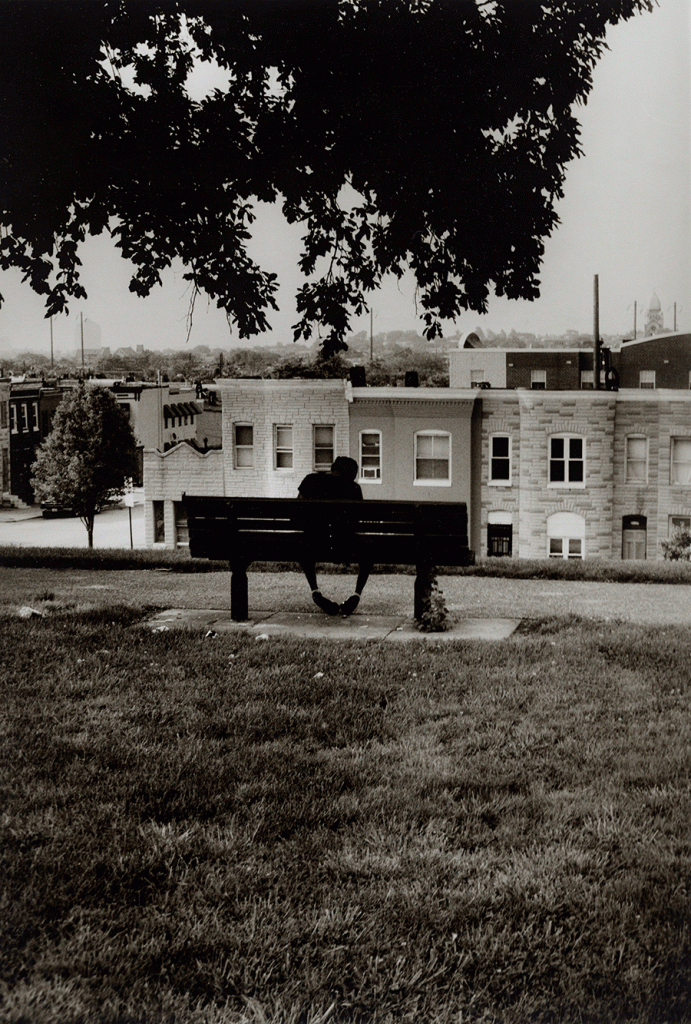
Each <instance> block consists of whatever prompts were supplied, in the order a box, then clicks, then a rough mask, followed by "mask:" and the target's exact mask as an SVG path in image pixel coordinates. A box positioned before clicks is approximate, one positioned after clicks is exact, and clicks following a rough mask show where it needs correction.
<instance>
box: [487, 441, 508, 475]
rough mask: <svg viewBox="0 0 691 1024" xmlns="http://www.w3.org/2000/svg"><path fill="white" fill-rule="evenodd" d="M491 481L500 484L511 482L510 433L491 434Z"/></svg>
mask: <svg viewBox="0 0 691 1024" xmlns="http://www.w3.org/2000/svg"><path fill="white" fill-rule="evenodd" d="M489 483H491V484H494V485H498V486H502V485H503V486H509V485H510V483H511V438H510V437H509V435H508V434H492V435H491V436H490V439H489Z"/></svg>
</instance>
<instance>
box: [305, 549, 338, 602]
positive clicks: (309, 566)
mask: <svg viewBox="0 0 691 1024" xmlns="http://www.w3.org/2000/svg"><path fill="white" fill-rule="evenodd" d="M300 568H301V569H302V571H303V572H304V574H305V578H306V579H307V582H308V583H309V586H310V590H311V591H312V600H313V601H314V603H315V604H316V606H317V608H321V610H322V611H323V612H326V614H327V615H337V614H338V612H339V607H338V605H337V604H336V602H335V601H329V599H328V597H324V595H323V594H322V592H321V590H320V589H319V584H318V583H317V566H316V562H307V561H302V562H300Z"/></svg>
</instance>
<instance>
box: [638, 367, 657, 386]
mask: <svg viewBox="0 0 691 1024" xmlns="http://www.w3.org/2000/svg"><path fill="white" fill-rule="evenodd" d="M638 386H639V387H641V388H654V387H655V370H641V371H640V373H639V376H638Z"/></svg>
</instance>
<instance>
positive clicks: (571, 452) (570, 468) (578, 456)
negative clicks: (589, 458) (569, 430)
mask: <svg viewBox="0 0 691 1024" xmlns="http://www.w3.org/2000/svg"><path fill="white" fill-rule="evenodd" d="M584 447H585V446H584V443H583V438H582V437H571V436H569V435H565V436H563V437H550V439H549V482H550V484H551V485H554V486H556V487H583V486H584V482H585V451H584Z"/></svg>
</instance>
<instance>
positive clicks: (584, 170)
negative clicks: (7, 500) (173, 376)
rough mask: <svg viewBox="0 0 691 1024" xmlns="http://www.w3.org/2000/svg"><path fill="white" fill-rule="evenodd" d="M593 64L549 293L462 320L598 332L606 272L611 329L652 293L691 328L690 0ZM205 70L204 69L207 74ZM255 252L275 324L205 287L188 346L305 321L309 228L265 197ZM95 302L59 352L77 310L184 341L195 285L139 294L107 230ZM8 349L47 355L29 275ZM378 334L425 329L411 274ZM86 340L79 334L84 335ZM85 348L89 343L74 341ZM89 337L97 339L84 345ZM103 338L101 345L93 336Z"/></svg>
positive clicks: (229, 344)
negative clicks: (254, 327)
mask: <svg viewBox="0 0 691 1024" xmlns="http://www.w3.org/2000/svg"><path fill="white" fill-rule="evenodd" d="M607 42H608V45H609V50H608V51H605V53H604V55H603V57H602V59H601V61H600V62H599V63H598V65H597V66H596V68H595V71H594V75H593V78H594V85H593V90H592V92H591V95H590V98H589V100H588V103H587V105H586V106H585V107H580V108H577V110H576V116H577V117H578V119H579V120H580V121H581V124H582V131H581V145H582V148H583V150H584V154H585V155H584V157H583V158H581V159H580V160H577V161H574V162H573V163H572V164H570V165H569V167H568V169H567V178H566V183H565V198H564V199H563V200H562V201H561V202H560V203H559V205H558V208H557V209H558V213H559V216H560V218H561V224H560V226H559V227H558V228H557V230H556V231H555V232H554V234H553V235H552V237H551V238H549V239H547V240H546V241H545V256H544V261H543V266H542V272H541V275H540V277H541V297H540V298H539V299H538V300H536V301H535V302H533V303H530V302H522V301H519V302H515V301H513V302H512V301H509V300H506V299H498V298H496V297H492V298H491V299H490V302H489V310H488V313H487V314H486V315H484V316H481V315H478V314H476V313H467V314H464V315H463V316H462V317H460V318H459V319H458V320H457V321H456V323H455V324H454V323H453V322H451V321H447V322H446V323H445V325H444V328H445V334H447V335H448V334H453V333H454V332H455V331H456V330H461V331H465V330H475V329H477V328H478V327H481V328H482V329H483V330H487V329H489V330H492V331H494V332H495V333H499V332H501V331H502V330H505V331H506V332H507V333H508V332H509V331H510V330H512V329H514V330H516V331H517V332H519V333H532V334H535V335H536V336H541V335H548V334H551V335H562V334H564V333H565V332H566V331H569V330H575V331H578V332H579V333H587V332H589V331H592V326H593V280H594V277H595V275H597V276H598V279H599V293H600V321H599V324H600V332H601V334H603V335H614V336H616V335H624V334H626V335H631V334H632V332H633V321H634V302H637V303H638V326H639V330H640V329H641V327H642V324H643V322H644V319H643V318H644V315H645V310H647V308H648V304H649V302H650V300H651V297H652V295H653V293H655V294H657V296H658V297H659V299H660V303H661V308H662V314H663V317H664V324H665V327H666V328H669V329H672V326H673V315H674V303H676V304H677V327H678V330H684V331H689V330H691V72H690V69H689V56H690V53H691V16H690V5H689V4H688V0H660V3H659V6H658V7H656V8H655V10H654V11H653V12H652V13H643V14H640V15H637V16H636V17H635V18H633V19H632V20H631V21H629V22H626V23H623V24H620V25H617V26H615V27H613V28H611V29H610V31H609V32H608V34H607ZM198 77H199V78H200V80H202V86H203V77H204V76H203V73H201V72H200V74H199V76H198ZM257 213H258V216H257V222H256V225H255V227H256V229H257V230H256V233H255V237H254V239H253V243H252V255H253V256H254V258H255V259H257V260H258V262H260V264H261V265H262V266H263V267H265V269H267V270H271V271H274V272H276V273H277V274H278V276H279V280H280V281H281V289H280V292H279V297H278V301H279V305H280V311H279V313H270V314H269V321H270V323H271V324H272V327H273V330H272V331H271V332H268V333H267V334H265V335H259V336H257V337H254V338H251V339H241V338H240V337H239V335H238V333H237V331H236V330H235V329H233V331H232V333H231V332H230V330H229V327H228V324H227V322H226V319H225V316H224V314H223V313H222V312H221V311H219V310H218V309H216V308H215V307H214V306H213V305H212V304H210V303H208V302H207V300H206V297H205V296H203V295H202V296H199V297H198V299H197V302H196V307H195V310H194V316H193V318H192V329H191V333H190V338H189V342H188V344H189V346H190V347H194V346H196V345H208V346H209V347H210V348H214V347H218V348H223V349H229V348H241V347H248V346H252V345H257V344H259V345H261V344H269V345H276V344H280V343H283V344H286V343H290V342H291V341H292V330H291V327H292V325H293V324H294V323H295V322H296V320H297V318H298V317H297V313H296V312H295V304H294V295H295V292H296V290H297V288H298V287H299V286H300V284H301V283H302V281H303V278H302V277H301V275H300V273H299V271H298V269H297V255H298V252H299V244H300V236H301V233H302V229H301V228H300V226H299V225H292V226H291V225H287V224H286V223H285V221H284V220H283V217H282V215H281V213H280V210H279V209H278V208H276V207H267V206H264V205H262V204H258V206H257ZM80 255H81V258H82V261H83V275H82V280H83V284H84V287H85V288H86V291H87V293H88V298H87V299H86V300H84V301H82V302H79V303H72V304H71V308H70V315H69V316H68V317H65V316H60V317H55V318H54V319H53V339H54V350H55V351H56V352H57V351H62V352H67V351H70V350H73V349H74V348H75V340H74V339H75V333H76V332H78V330H79V316H80V314H83V316H84V319H85V321H89V322H90V323H91V324H92V325H94V327H95V328H99V329H100V332H101V340H100V343H101V345H103V346H107V347H109V348H110V349H111V350H113V351H114V350H115V349H117V348H121V347H126V346H131V347H132V348H135V349H136V346H137V345H138V344H141V345H144V347H145V348H148V349H153V350H157V349H162V348H177V347H181V346H183V345H185V344H186V338H187V335H188V327H189V324H188V319H187V317H188V307H189V296H190V292H189V283H188V282H186V281H184V280H183V273H184V269H183V268H182V266H181V265H177V266H176V267H175V268H174V269H172V270H171V271H169V272H168V273H166V274H165V275H164V286H163V287H162V288H158V289H154V291H153V292H152V294H151V296H149V298H147V299H139V298H137V297H136V296H134V295H132V294H131V293H130V292H129V290H128V284H129V278H130V276H131V268H129V267H128V265H127V263H126V262H125V261H124V260H122V259H121V258H120V257H119V256H118V255H117V254H116V252H115V249H114V246H113V244H112V242H111V240H110V239H109V238H108V237H106V236H103V235H102V236H99V237H97V238H94V239H89V240H88V241H87V243H85V245H84V247H83V249H82V251H81V253H80ZM0 292H2V294H3V295H4V297H5V303H4V305H3V307H2V309H0V357H1V356H2V354H3V352H7V351H8V350H9V349H12V350H19V351H22V350H33V351H36V352H44V353H45V352H48V351H50V325H49V322H48V321H47V320H45V319H44V309H43V304H42V301H41V299H40V297H39V296H36V295H34V294H33V292H31V290H30V288H29V286H28V285H27V284H22V283H21V280H20V275H19V273H18V272H14V271H12V272H5V273H0ZM371 302H372V309H373V329H374V333H375V334H377V333H382V332H389V331H393V330H404V331H405V330H415V331H417V332H418V333H422V329H423V324H422V321H421V320H420V319H419V318H418V317H417V315H416V310H415V298H414V281H413V278H412V275H411V274H406V275H405V276H404V278H403V279H402V281H401V282H400V283H398V282H396V281H387V282H385V284H384V287H383V288H382V289H381V291H380V292H377V293H374V294H373V296H372V300H371ZM369 328H370V316H369V314H365V315H363V316H361V317H357V318H356V317H353V318H352V320H351V330H352V333H354V334H356V333H358V332H359V331H361V330H366V331H367V332H369ZM77 337H78V334H77ZM77 344H78V342H77ZM85 344H86V342H85ZM88 347H92V346H88Z"/></svg>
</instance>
